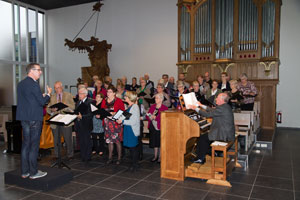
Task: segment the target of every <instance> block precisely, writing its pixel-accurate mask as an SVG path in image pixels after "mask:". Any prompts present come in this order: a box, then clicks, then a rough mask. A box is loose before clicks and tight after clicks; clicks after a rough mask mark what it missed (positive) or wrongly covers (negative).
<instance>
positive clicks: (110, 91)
mask: <svg viewBox="0 0 300 200" xmlns="http://www.w3.org/2000/svg"><path fill="white" fill-rule="evenodd" d="M116 92H117V90H116V88H115V87H114V86H113V85H110V86H109V87H108V88H107V98H106V99H105V100H103V101H102V103H101V108H104V109H105V110H106V111H108V112H110V113H111V114H112V115H113V114H115V113H116V112H117V111H118V110H125V107H124V103H123V101H122V100H121V99H119V98H117V97H116ZM122 131H123V130H122V126H121V125H120V124H118V123H117V122H115V121H112V120H109V119H107V118H105V119H104V138H105V142H106V143H107V144H108V161H107V164H111V163H112V162H113V160H112V153H113V150H114V143H115V144H116V145H117V152H118V160H117V162H116V164H117V165H119V164H120V162H121V155H122V145H121V141H122Z"/></svg>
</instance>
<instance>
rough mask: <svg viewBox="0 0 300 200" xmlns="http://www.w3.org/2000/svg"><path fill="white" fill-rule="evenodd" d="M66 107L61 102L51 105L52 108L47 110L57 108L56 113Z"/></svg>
mask: <svg viewBox="0 0 300 200" xmlns="http://www.w3.org/2000/svg"><path fill="white" fill-rule="evenodd" d="M67 107H68V106H67V105H66V104H64V103H62V102H59V103H56V104H53V105H52V106H50V107H49V108H57V111H59V110H62V109H64V108H67Z"/></svg>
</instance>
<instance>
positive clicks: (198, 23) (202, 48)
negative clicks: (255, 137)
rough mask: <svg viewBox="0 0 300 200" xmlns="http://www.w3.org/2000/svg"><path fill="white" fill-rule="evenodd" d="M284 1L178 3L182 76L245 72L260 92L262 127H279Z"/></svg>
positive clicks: (214, 76) (201, 0)
mask: <svg viewBox="0 0 300 200" xmlns="http://www.w3.org/2000/svg"><path fill="white" fill-rule="evenodd" d="M281 5H282V2H281V0H178V4H177V6H178V61H177V66H178V73H185V74H186V80H187V81H193V80H196V77H197V75H199V74H202V75H204V73H205V72H210V74H211V77H212V79H220V76H221V73H222V72H227V73H228V74H229V75H230V76H231V78H232V79H238V78H239V75H240V74H242V73H246V74H247V75H248V77H249V80H251V81H253V82H254V83H255V85H256V87H257V88H258V90H259V95H258V97H257V100H259V101H260V102H261V126H262V128H265V129H274V128H275V118H276V117H275V113H276V86H277V84H278V81H279V63H280V61H279V27H280V7H281Z"/></svg>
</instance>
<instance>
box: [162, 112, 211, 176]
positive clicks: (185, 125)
mask: <svg viewBox="0 0 300 200" xmlns="http://www.w3.org/2000/svg"><path fill="white" fill-rule="evenodd" d="M195 117H196V118H195ZM209 128H210V122H209V121H208V120H206V119H204V118H200V117H198V116H197V115H195V114H194V112H189V111H188V110H186V111H184V112H180V111H165V112H163V113H162V115H161V177H162V178H169V179H175V180H181V181H183V180H184V178H185V177H186V176H189V175H186V173H187V171H188V170H187V165H188V164H190V161H189V159H190V158H191V155H190V153H191V152H192V150H193V148H194V145H195V143H196V140H197V138H198V137H200V135H201V134H203V133H206V132H207V131H208V130H209ZM190 177H194V176H190ZM210 177H211V175H210V174H207V177H202V178H206V179H209V178H210Z"/></svg>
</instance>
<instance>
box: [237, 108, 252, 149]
mask: <svg viewBox="0 0 300 200" xmlns="http://www.w3.org/2000/svg"><path fill="white" fill-rule="evenodd" d="M234 124H235V126H236V134H238V135H241V136H244V137H245V151H248V148H249V147H250V145H251V143H250V141H249V136H250V131H251V116H250V114H247V113H234Z"/></svg>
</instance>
